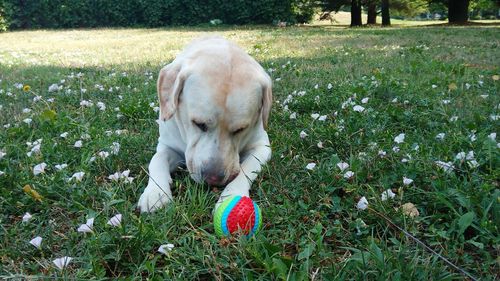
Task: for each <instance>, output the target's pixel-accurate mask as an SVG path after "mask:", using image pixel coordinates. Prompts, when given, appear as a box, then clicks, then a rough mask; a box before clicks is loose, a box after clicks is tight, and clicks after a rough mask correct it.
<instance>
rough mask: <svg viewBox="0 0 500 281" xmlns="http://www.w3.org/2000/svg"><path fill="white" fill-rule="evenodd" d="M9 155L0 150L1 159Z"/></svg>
mask: <svg viewBox="0 0 500 281" xmlns="http://www.w3.org/2000/svg"><path fill="white" fill-rule="evenodd" d="M5 155H7V153H5V152H4V151H3V150H0V160H1V159H2V158H3V157H4V156H5Z"/></svg>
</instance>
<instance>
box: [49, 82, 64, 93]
mask: <svg viewBox="0 0 500 281" xmlns="http://www.w3.org/2000/svg"><path fill="white" fill-rule="evenodd" d="M60 89H62V86H61V87H59V85H57V84H52V85H50V86H49V93H51V92H57V91H59V90H60Z"/></svg>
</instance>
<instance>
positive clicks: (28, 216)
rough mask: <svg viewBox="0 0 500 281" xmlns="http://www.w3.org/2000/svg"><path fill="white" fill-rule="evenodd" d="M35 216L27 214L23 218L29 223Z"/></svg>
mask: <svg viewBox="0 0 500 281" xmlns="http://www.w3.org/2000/svg"><path fill="white" fill-rule="evenodd" d="M32 218H33V216H32V215H31V214H30V213H25V214H24V216H23V222H29V221H30V220H31V219H32Z"/></svg>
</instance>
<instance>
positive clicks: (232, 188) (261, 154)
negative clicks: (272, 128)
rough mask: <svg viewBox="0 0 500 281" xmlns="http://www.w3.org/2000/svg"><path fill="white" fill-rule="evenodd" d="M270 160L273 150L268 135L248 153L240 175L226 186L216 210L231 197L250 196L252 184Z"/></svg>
mask: <svg viewBox="0 0 500 281" xmlns="http://www.w3.org/2000/svg"><path fill="white" fill-rule="evenodd" d="M270 158H271V148H270V145H269V140H268V138H267V134H266V135H265V138H264V139H263V140H262V141H261V142H259V143H257V144H254V146H253V147H252V148H250V150H249V151H248V152H247V153H246V158H245V159H244V160H243V162H242V163H241V166H240V173H239V174H238V176H237V177H236V178H235V179H234V180H233V181H232V182H230V183H229V184H228V185H227V186H226V188H224V190H223V191H222V194H221V196H220V198H219V201H218V202H217V204H216V205H215V209H217V207H219V205H220V204H221V203H222V201H224V200H225V199H226V198H227V197H229V196H233V195H240V196H249V191H250V187H251V186H252V182H253V181H254V180H255V179H256V178H257V174H258V173H259V172H260V171H261V170H262V166H263V165H264V164H266V162H267V161H269V159H270Z"/></svg>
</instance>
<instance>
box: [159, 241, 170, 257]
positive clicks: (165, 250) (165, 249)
mask: <svg viewBox="0 0 500 281" xmlns="http://www.w3.org/2000/svg"><path fill="white" fill-rule="evenodd" d="M173 248H174V244H170V243H169V244H163V245H161V246H160V247H159V248H158V252H160V253H162V254H164V255H166V254H167V253H168V252H170V251H172V249H173Z"/></svg>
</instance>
